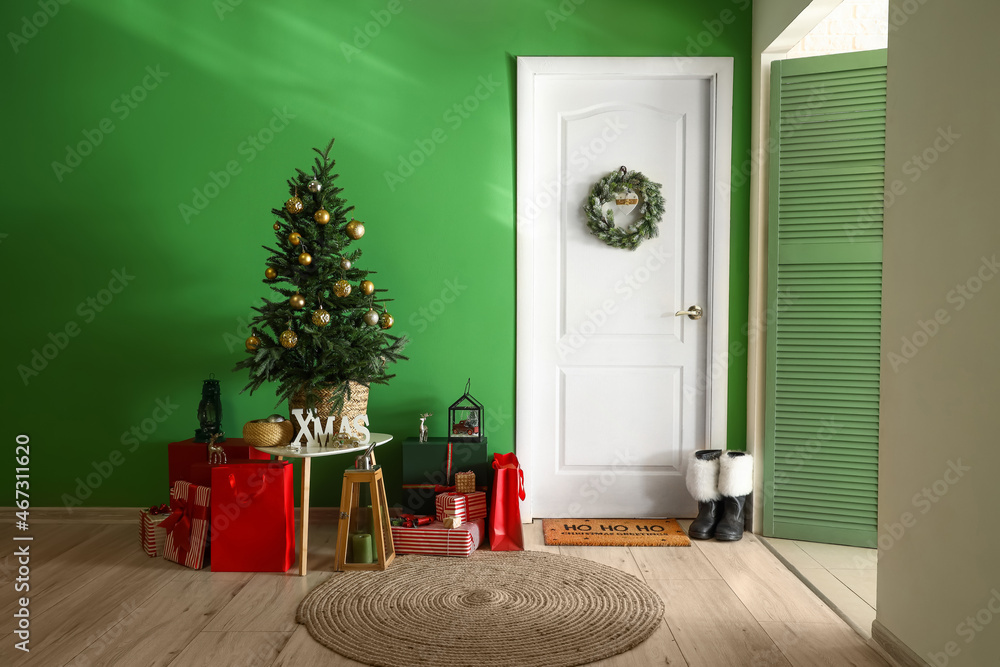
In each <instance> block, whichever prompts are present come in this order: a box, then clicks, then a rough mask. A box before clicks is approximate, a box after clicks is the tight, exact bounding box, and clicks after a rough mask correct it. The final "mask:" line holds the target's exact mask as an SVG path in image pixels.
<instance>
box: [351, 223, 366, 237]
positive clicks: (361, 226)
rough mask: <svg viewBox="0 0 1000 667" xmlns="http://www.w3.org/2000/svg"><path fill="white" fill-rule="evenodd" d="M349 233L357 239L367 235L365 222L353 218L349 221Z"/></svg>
mask: <svg viewBox="0 0 1000 667" xmlns="http://www.w3.org/2000/svg"><path fill="white" fill-rule="evenodd" d="M347 235H348V236H350V237H351V238H352V239H354V240H355V241H357V240H358V239H360V238H361V237H362V236H364V235H365V223H363V222H361V221H360V220H351V221H350V222H349V223H347Z"/></svg>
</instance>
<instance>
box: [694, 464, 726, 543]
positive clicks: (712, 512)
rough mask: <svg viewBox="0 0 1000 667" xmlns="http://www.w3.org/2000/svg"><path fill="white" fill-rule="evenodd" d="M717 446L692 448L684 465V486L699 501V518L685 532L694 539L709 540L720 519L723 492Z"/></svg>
mask: <svg viewBox="0 0 1000 667" xmlns="http://www.w3.org/2000/svg"><path fill="white" fill-rule="evenodd" d="M721 455H722V450H720V449H703V450H701V451H697V452H695V453H694V454H693V455H692V457H691V462H690V464H689V465H688V469H687V478H686V482H687V488H688V492H689V493H690V494H691V497H692V498H694V499H695V500H697V501H698V518H696V519H695V520H694V522H692V523H691V527H690V528H688V536H689V537H691V538H692V539H695V540H710V539H712V537H713V536H714V535H715V527H716V526H717V525H718V523H719V521H720V520H721V519H722V495H721V494H720V493H719V457H720V456H721Z"/></svg>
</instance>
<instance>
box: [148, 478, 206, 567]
mask: <svg viewBox="0 0 1000 667" xmlns="http://www.w3.org/2000/svg"><path fill="white" fill-rule="evenodd" d="M210 497H211V489H209V488H208V487H207V486H198V485H197V484H191V483H189V482H185V481H179V482H177V483H176V484H174V489H173V491H171V492H170V516H168V517H167V519H166V520H165V521H164V522H163V523H161V524H160V526H161V527H162V528H163V529H164V530H166V531H167V542H166V544H165V545H164V547H163V557H164V558H166V559H167V560H172V561H174V562H175V563H180V564H181V565H186V566H187V567H190V568H194V569H195V570H200V569H201V567H202V565H204V563H205V546H206V545H207V544H208V503H209V498H210Z"/></svg>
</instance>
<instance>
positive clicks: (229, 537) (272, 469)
mask: <svg viewBox="0 0 1000 667" xmlns="http://www.w3.org/2000/svg"><path fill="white" fill-rule="evenodd" d="M294 512H295V506H294V502H293V499H292V464H291V463H290V462H289V461H275V462H272V463H264V462H260V463H236V464H227V465H219V466H215V467H214V468H213V469H212V530H211V547H212V559H211V560H212V572H287V571H288V569H289V568H290V567H291V566H292V563H293V562H294V561H295V513H294Z"/></svg>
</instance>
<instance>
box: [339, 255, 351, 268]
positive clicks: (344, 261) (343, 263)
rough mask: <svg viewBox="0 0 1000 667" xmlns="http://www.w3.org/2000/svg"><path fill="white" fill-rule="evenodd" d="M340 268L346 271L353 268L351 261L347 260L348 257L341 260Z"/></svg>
mask: <svg viewBox="0 0 1000 667" xmlns="http://www.w3.org/2000/svg"><path fill="white" fill-rule="evenodd" d="M340 268H342V269H343V270H344V271H346V270H348V269H349V268H351V260H349V259H347V258H346V257H345V258H343V259H342V260H340Z"/></svg>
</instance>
